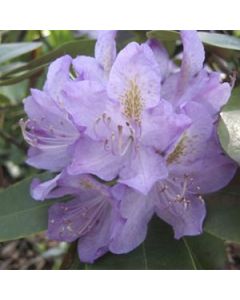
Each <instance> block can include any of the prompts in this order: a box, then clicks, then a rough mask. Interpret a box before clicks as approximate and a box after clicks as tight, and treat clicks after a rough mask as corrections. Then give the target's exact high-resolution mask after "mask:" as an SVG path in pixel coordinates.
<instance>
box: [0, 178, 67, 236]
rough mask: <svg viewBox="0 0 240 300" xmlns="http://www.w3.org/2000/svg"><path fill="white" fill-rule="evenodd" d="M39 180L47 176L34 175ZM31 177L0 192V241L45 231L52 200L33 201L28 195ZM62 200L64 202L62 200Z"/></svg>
mask: <svg viewBox="0 0 240 300" xmlns="http://www.w3.org/2000/svg"><path fill="white" fill-rule="evenodd" d="M34 177H38V178H41V179H47V178H49V175H47V174H46V173H45V174H42V175H35V176H34ZM32 179H33V177H30V178H27V179H25V180H23V181H21V182H19V183H17V184H15V185H12V186H10V187H9V188H7V189H4V190H2V191H0V241H7V240H13V239H18V238H22V237H25V236H28V235H30V234H34V233H38V232H40V231H43V230H46V228H47V218H48V217H47V216H48V207H49V206H50V205H52V204H53V200H49V201H44V202H41V201H35V200H33V199H32V198H31V196H30V193H29V188H30V183H31V181H32ZM62 200H66V198H65V199H62Z"/></svg>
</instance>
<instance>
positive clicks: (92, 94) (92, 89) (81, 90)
mask: <svg viewBox="0 0 240 300" xmlns="http://www.w3.org/2000/svg"><path fill="white" fill-rule="evenodd" d="M62 95H63V98H62V99H63V104H64V108H65V109H66V111H67V112H68V113H69V114H70V115H71V116H72V118H73V120H74V122H75V123H76V124H77V125H78V126H80V127H81V126H83V127H85V129H86V131H85V134H87V135H89V136H90V137H91V138H96V134H95V127H96V125H97V121H98V119H99V117H101V116H102V115H103V113H104V111H105V110H106V106H107V100H108V96H107V94H106V91H105V89H104V88H103V86H102V85H101V84H99V83H98V82H95V81H89V80H84V81H79V82H69V83H68V84H66V85H65V87H64V90H63V92H62Z"/></svg>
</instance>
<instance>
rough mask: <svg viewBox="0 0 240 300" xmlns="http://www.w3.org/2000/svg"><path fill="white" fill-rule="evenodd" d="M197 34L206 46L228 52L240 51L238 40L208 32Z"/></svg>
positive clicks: (239, 41) (239, 40)
mask: <svg viewBox="0 0 240 300" xmlns="http://www.w3.org/2000/svg"><path fill="white" fill-rule="evenodd" d="M198 34H199V37H200V39H201V40H202V42H203V43H205V44H206V45H210V46H214V47H219V48H224V49H230V50H240V39H239V38H237V37H234V36H230V35H226V34H221V33H209V32H198Z"/></svg>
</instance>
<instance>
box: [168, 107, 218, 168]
mask: <svg viewBox="0 0 240 300" xmlns="http://www.w3.org/2000/svg"><path fill="white" fill-rule="evenodd" d="M183 111H185V113H186V115H187V116H188V117H190V119H192V124H191V126H190V127H189V128H188V129H187V130H186V131H185V132H184V134H183V136H182V137H181V139H180V140H179V141H178V143H176V144H175V146H174V147H173V148H172V149H171V150H170V151H169V154H168V157H167V162H168V167H169V169H170V170H171V171H172V170H174V172H177V173H180V174H184V173H185V172H186V171H189V170H191V166H192V164H193V163H195V162H196V161H197V160H201V159H202V157H203V156H204V153H205V152H206V149H207V144H208V141H209V138H210V136H211V134H212V131H213V120H212V118H211V117H210V115H209V113H208V111H207V110H206V108H204V107H203V106H202V105H200V104H198V103H196V102H189V103H188V104H187V105H186V106H185V108H184V110H183ZM185 170H186V171H185Z"/></svg>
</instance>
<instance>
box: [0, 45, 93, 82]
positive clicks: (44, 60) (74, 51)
mask: <svg viewBox="0 0 240 300" xmlns="http://www.w3.org/2000/svg"><path fill="white" fill-rule="evenodd" d="M94 45H95V41H92V40H79V41H73V42H69V43H66V44H63V45H62V46H60V47H58V48H56V49H55V50H53V51H51V52H49V53H47V54H45V55H43V56H41V57H39V58H36V59H35V60H33V61H31V62H29V63H28V64H26V65H25V66H22V67H20V68H17V69H14V70H13V71H11V72H8V73H6V74H5V76H9V75H11V74H15V73H19V72H23V71H26V70H31V71H32V70H33V69H35V68H40V67H41V66H45V65H46V64H48V63H50V62H51V61H53V60H54V59H56V58H58V57H60V56H62V55H65V54H69V55H71V56H76V55H91V54H92V53H93V50H94ZM2 83H3V81H1V85H2Z"/></svg>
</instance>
